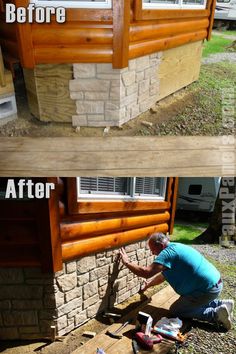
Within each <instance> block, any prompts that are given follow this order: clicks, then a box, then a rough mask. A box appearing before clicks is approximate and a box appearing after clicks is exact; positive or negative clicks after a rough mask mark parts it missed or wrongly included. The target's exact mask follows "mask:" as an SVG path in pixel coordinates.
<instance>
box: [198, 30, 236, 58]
mask: <svg viewBox="0 0 236 354" xmlns="http://www.w3.org/2000/svg"><path fill="white" fill-rule="evenodd" d="M232 42H233V39H232V40H231V39H226V38H222V37H221V36H214V35H213V36H212V38H211V40H210V41H209V42H207V41H205V42H204V46H203V53H202V55H203V57H208V56H209V55H210V54H215V53H223V52H227V51H229V50H228V48H227V47H229V46H230V45H231V44H232Z"/></svg>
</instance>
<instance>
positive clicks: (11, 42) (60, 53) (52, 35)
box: [0, 0, 212, 68]
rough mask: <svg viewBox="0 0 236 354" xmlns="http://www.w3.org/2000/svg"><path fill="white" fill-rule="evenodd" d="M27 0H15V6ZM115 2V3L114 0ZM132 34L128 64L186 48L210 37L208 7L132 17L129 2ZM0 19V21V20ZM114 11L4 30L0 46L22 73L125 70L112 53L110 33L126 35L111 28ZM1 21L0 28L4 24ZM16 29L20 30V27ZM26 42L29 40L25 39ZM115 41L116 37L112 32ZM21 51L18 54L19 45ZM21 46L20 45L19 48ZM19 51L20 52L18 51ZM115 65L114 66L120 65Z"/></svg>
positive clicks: (71, 12)
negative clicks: (62, 66) (85, 67)
mask: <svg viewBox="0 0 236 354" xmlns="http://www.w3.org/2000/svg"><path fill="white" fill-rule="evenodd" d="M25 1H27V0H14V2H15V3H17V5H18V6H20V4H21V3H22V5H23V4H24V3H25ZM114 1H117V0H114ZM130 4H131V5H130V6H131V8H130V21H131V23H130V31H129V38H128V45H127V49H125V50H128V58H129V59H133V58H137V57H140V56H144V55H148V54H150V53H152V52H157V51H163V50H166V49H169V48H174V47H178V46H181V45H184V44H186V43H190V42H194V41H199V40H203V39H205V38H207V36H208V37H209V32H210V27H211V26H210V22H209V20H210V18H211V4H212V3H211V1H209V2H208V8H207V9H206V10H145V11H136V10H135V6H137V2H135V1H133V0H131V2H130ZM1 16H2V17H3V15H1ZM112 16H113V10H102V9H100V10H98V9H96V10H94V9H90V10H89V9H68V10H67V21H66V22H65V23H64V24H57V23H56V22H55V20H54V22H52V23H51V24H44V25H42V24H36V23H34V24H32V25H31V26H30V28H31V30H30V31H28V32H27V31H18V36H20V37H21V36H23V37H24V38H22V39H21V38H19V37H18V40H17V39H16V34H15V32H16V29H15V27H16V26H9V25H7V26H6V25H3V26H1V29H0V37H1V38H3V39H1V40H0V43H1V45H2V48H3V51H4V52H6V53H8V54H9V55H11V56H14V57H19V56H20V57H21V62H22V65H23V66H24V67H26V68H27V67H29V68H30V67H31V68H32V66H33V65H35V64H53V63H54V64H58V63H83V62H84V63H112V62H113V64H114V65H115V67H118V66H121V67H122V66H125V62H124V61H122V58H114V55H115V56H121V55H123V56H124V55H125V53H123V51H122V53H123V54H121V51H116V50H113V45H114V44H113V31H114V32H115V31H121V33H120V35H122V33H124V35H125V36H126V35H127V34H126V32H125V31H122V29H120V28H118V27H117V26H114V29H113V23H112ZM2 17H1V22H2ZM18 27H19V28H21V27H20V25H18ZM25 36H30V38H25ZM115 38H119V34H118V33H116V32H115ZM27 41H28V42H29V43H31V41H32V46H33V49H32V51H31V55H33V57H34V59H33V58H30V60H29V59H27V58H28V57H29V53H28V55H27V56H26V55H24V50H25V49H24V48H25V45H24V44H23V43H26V42H27ZM16 43H18V45H19V46H20V48H19V53H20V54H19V53H18V50H17V45H16ZM20 43H21V44H20ZM21 47H22V48H21ZM117 63H118V64H119V63H120V64H119V65H118V64H117ZM117 65H118V66H117Z"/></svg>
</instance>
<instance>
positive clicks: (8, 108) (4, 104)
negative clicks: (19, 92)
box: [0, 94, 17, 120]
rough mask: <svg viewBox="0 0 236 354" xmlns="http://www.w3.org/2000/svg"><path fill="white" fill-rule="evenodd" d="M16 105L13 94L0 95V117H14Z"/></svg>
mask: <svg viewBox="0 0 236 354" xmlns="http://www.w3.org/2000/svg"><path fill="white" fill-rule="evenodd" d="M16 113H17V107H16V98H15V95H14V94H13V95H7V97H0V119H1V120H2V119H4V118H7V117H10V116H12V117H15V118H16Z"/></svg>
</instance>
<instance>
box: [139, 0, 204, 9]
mask: <svg viewBox="0 0 236 354" xmlns="http://www.w3.org/2000/svg"><path fill="white" fill-rule="evenodd" d="M143 8H144V9H166V8H173V9H175V8H176V9H205V8H206V0H143Z"/></svg>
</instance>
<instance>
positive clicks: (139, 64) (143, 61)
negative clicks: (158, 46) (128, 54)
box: [136, 55, 150, 72]
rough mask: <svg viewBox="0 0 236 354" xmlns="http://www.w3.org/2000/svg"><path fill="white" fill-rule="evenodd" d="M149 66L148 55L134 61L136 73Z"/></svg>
mask: <svg viewBox="0 0 236 354" xmlns="http://www.w3.org/2000/svg"><path fill="white" fill-rule="evenodd" d="M149 66H150V61H149V55H146V56H145V57H140V58H137V59H136V71H137V72H138V71H143V70H145V69H147V68H149Z"/></svg>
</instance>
